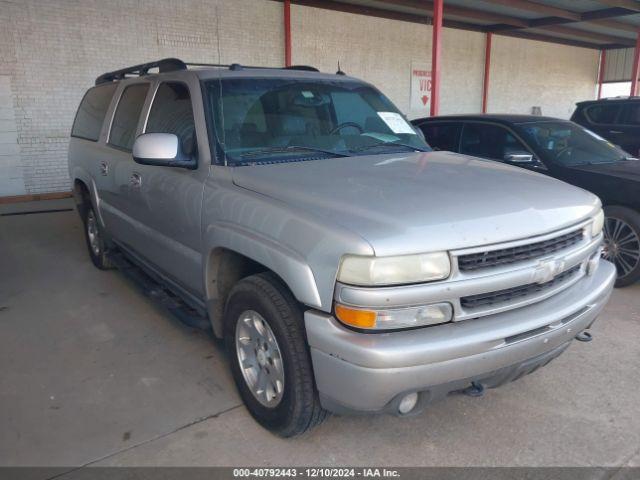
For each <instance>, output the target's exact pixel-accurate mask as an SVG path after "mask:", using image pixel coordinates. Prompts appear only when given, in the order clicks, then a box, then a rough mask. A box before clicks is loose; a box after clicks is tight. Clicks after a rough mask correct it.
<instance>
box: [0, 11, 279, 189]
mask: <svg viewBox="0 0 640 480" xmlns="http://www.w3.org/2000/svg"><path fill="white" fill-rule="evenodd" d="M218 21H219V23H218ZM218 29H219V35H220V39H221V41H220V52H221V56H220V58H219V56H218V42H217V30H218ZM282 38H283V26H282V5H281V4H279V3H277V2H271V1H266V0H110V1H102V0H0V75H8V76H9V77H10V80H11V82H10V87H11V91H12V98H11V101H12V105H6V103H7V100H6V98H5V100H4V101H5V107H7V108H8V106H11V107H12V108H11V109H12V111H13V112H14V115H15V124H16V127H17V142H18V148H19V152H20V167H18V168H16V167H15V165H13V172H14V173H15V171H16V170H21V172H20V178H21V179H20V180H19V181H20V182H22V183H23V185H22V186H21V188H16V185H15V182H13V183H12V184H11V188H9V185H8V182H6V181H0V196H6V195H14V194H16V193H28V194H36V193H44V192H55V191H65V190H69V188H70V186H69V179H68V172H67V143H68V138H69V132H70V130H71V125H72V123H73V118H74V115H75V110H76V108H77V106H78V103H79V102H80V99H81V98H82V95H83V94H84V92H85V90H86V89H87V88H88V87H90V86H91V85H92V84H93V82H94V80H95V77H97V76H98V75H99V74H100V73H103V72H106V71H109V70H114V69H117V68H121V67H124V66H127V65H132V64H135V63H143V62H147V61H150V60H154V59H158V58H163V57H169V56H175V57H178V58H182V59H184V60H186V61H200V62H216V63H218V62H221V63H226V62H240V63H246V64H252V65H282V63H283V61H284V53H283V40H282ZM3 98H4V97H2V96H1V95H0V101H2V99H3ZM0 130H1V129H0ZM2 164H4V165H5V166H7V165H9V164H8V161H6V160H3V157H2V156H0V175H4V172H5V171H6V168H5V169H3V168H2ZM14 177H15V178H17V175H14Z"/></svg>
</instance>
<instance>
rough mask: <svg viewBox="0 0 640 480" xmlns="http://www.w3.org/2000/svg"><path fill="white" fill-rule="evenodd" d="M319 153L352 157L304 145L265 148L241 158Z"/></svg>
mask: <svg viewBox="0 0 640 480" xmlns="http://www.w3.org/2000/svg"><path fill="white" fill-rule="evenodd" d="M305 151H306V152H319V153H326V154H328V155H334V156H336V157H350V156H351V155H349V154H348V153H340V152H335V151H333V150H325V149H323V148H316V147H305V146H302V145H288V146H286V147H265V148H259V149H257V150H252V151H250V152H245V153H243V154H241V155H240V158H251V157H259V156H261V155H268V154H270V153H292V152H305Z"/></svg>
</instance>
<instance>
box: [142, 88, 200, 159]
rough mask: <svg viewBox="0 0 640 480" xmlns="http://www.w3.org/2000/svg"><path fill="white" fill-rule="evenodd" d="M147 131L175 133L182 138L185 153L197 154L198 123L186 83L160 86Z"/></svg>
mask: <svg viewBox="0 0 640 480" xmlns="http://www.w3.org/2000/svg"><path fill="white" fill-rule="evenodd" d="M145 132H146V133H173V134H174V135H176V136H177V137H178V138H179V139H180V144H181V146H182V151H183V152H184V153H186V154H187V155H194V154H195V151H196V125H195V122H194V120H193V108H192V106H191V95H190V94H189V88H188V87H187V86H186V85H185V84H184V83H177V82H167V83H163V84H161V85H160V86H159V87H158V90H157V92H156V95H155V98H154V99H153V105H152V106H151V111H150V112H149V119H148V121H147V128H146V130H145Z"/></svg>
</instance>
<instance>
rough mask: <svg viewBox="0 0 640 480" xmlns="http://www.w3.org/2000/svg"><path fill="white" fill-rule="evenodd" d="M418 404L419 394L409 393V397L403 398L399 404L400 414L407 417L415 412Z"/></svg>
mask: <svg viewBox="0 0 640 480" xmlns="http://www.w3.org/2000/svg"><path fill="white" fill-rule="evenodd" d="M417 403H418V393H417V392H413V393H408V394H407V395H405V396H404V397H402V400H400V403H399V404H398V412H400V413H401V414H402V415H405V414H407V413H409V412H410V411H411V410H413V408H414V407H415V406H416V404H417Z"/></svg>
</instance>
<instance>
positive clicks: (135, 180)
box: [129, 172, 142, 188]
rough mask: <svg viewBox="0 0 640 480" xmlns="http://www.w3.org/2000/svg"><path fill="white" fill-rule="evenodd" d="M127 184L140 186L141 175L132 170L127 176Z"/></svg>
mask: <svg viewBox="0 0 640 480" xmlns="http://www.w3.org/2000/svg"><path fill="white" fill-rule="evenodd" d="M129 185H131V186H132V187H136V188H140V185H142V177H141V176H140V174H139V173H137V172H133V173H132V174H131V177H130V178H129Z"/></svg>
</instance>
